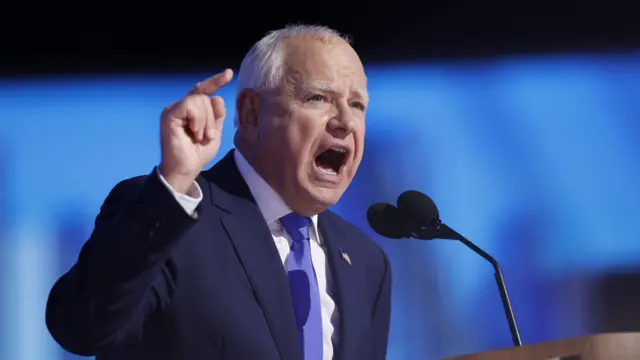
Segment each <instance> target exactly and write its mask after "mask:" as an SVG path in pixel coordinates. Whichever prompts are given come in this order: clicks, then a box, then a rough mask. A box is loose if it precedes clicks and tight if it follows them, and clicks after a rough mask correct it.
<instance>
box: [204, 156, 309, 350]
mask: <svg viewBox="0 0 640 360" xmlns="http://www.w3.org/2000/svg"><path fill="white" fill-rule="evenodd" d="M204 177H205V178H206V179H207V180H209V181H210V182H212V183H213V184H215V185H216V186H217V188H218V189H216V187H213V186H212V187H211V202H212V203H213V204H214V205H216V206H218V207H220V208H222V209H223V210H225V211H227V212H228V214H227V215H226V216H224V217H223V218H222V220H221V222H222V225H223V227H224V229H225V230H226V232H227V234H228V235H229V238H230V239H231V241H232V243H233V246H234V248H235V250H236V252H237V254H238V258H239V259H240V262H241V264H242V266H243V267H244V270H245V271H246V273H247V277H248V278H249V281H250V283H251V286H252V288H253V290H254V292H255V295H256V298H257V300H258V303H259V304H260V306H261V308H262V311H263V313H264V316H265V318H266V320H267V323H268V325H269V329H270V330H271V335H272V336H273V338H274V340H275V343H276V346H277V347H278V351H279V352H280V356H281V358H282V359H283V360H298V359H301V358H302V350H301V349H300V346H299V344H298V342H297V341H295V340H294V339H297V338H298V332H297V329H296V323H295V317H294V314H293V305H292V302H291V295H290V291H289V283H288V281H287V277H286V273H285V271H284V267H283V266H282V261H281V260H280V256H279V254H278V250H277V249H276V247H275V245H274V242H273V237H272V235H271V231H270V230H269V227H268V226H267V224H266V222H265V221H264V217H263V216H262V214H261V213H260V210H259V208H258V206H257V205H256V204H255V200H254V199H253V197H252V196H251V192H250V190H249V187H248V186H247V184H246V183H245V182H244V179H243V178H242V176H241V175H240V172H239V171H238V169H237V167H236V164H235V161H234V160H233V150H232V151H230V152H229V153H228V154H227V156H225V158H224V159H222V160H221V161H220V162H219V163H217V164H216V165H215V166H214V167H213V168H211V169H210V170H208V171H207V172H205V173H204ZM220 190H222V191H220Z"/></svg>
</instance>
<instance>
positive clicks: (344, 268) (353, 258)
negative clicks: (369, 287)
mask: <svg viewBox="0 0 640 360" xmlns="http://www.w3.org/2000/svg"><path fill="white" fill-rule="evenodd" d="M335 216H336V215H334V214H332V213H330V212H329V211H325V212H323V213H321V214H320V215H319V217H318V229H319V231H320V234H321V236H322V241H323V242H325V243H326V247H327V259H328V262H329V267H330V269H331V272H332V275H333V276H332V278H333V283H334V284H335V285H334V287H335V289H336V290H337V299H336V300H337V305H338V311H339V315H340V333H339V334H340V340H339V346H337V348H336V349H335V350H334V354H336V358H337V359H342V360H349V359H355V358H356V357H357V346H358V341H359V338H358V334H359V333H361V330H362V329H360V328H359V324H360V323H361V321H362V319H364V318H365V317H366V314H364V313H363V311H362V309H363V307H362V306H358V304H359V299H360V296H361V294H363V293H364V290H363V283H364V282H363V279H364V275H365V273H364V272H365V271H366V269H365V268H364V263H363V262H359V261H358V257H357V253H356V249H355V248H352V247H351V246H350V245H351V242H350V241H349V238H348V236H347V234H346V232H345V230H344V228H343V227H342V226H340V224H339V223H338V222H337V221H335ZM345 256H346V257H348V260H347V259H345ZM349 261H350V263H349Z"/></svg>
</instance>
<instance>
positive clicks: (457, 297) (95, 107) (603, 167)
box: [0, 53, 640, 360]
mask: <svg viewBox="0 0 640 360" xmlns="http://www.w3.org/2000/svg"><path fill="white" fill-rule="evenodd" d="M217 70H218V69H212V71H211V72H212V73H213V72H215V71H217ZM209 75H210V74H205V73H203V74H182V75H181V74H175V75H145V76H130V75H127V76H125V75H122V76H116V75H109V76H74V77H60V76H58V77H48V78H47V77H44V78H42V77H39V78H36V77H30V78H27V77H24V78H19V77H14V78H11V79H8V78H7V79H0V114H2V116H1V117H0V238H1V240H0V246H1V248H0V260H1V261H0V319H1V322H0V359H12V360H13V359H15V360H19V359H38V360H47V359H52V360H53V359H67V358H68V359H70V358H73V357H72V356H70V355H69V354H63V352H62V350H60V349H59V347H58V346H57V345H56V344H55V343H54V342H53V340H52V339H51V337H50V336H49V334H48V332H47V330H46V327H45V324H44V309H45V303H46V299H47V295H48V291H49V288H50V286H51V285H52V284H53V282H54V281H55V280H56V279H57V277H58V276H60V275H61V274H62V273H63V272H64V271H66V270H67V269H68V268H69V267H70V266H71V264H72V263H73V262H74V261H75V258H76V256H77V253H78V251H79V248H80V246H81V245H82V243H83V242H84V241H85V240H86V238H87V237H88V235H89V233H90V231H91V229H92V222H93V218H94V217H95V215H96V214H97V212H98V210H99V207H100V205H101V203H102V201H103V199H104V198H105V196H106V195H107V193H108V192H109V190H110V189H111V188H112V187H113V186H114V185H115V184H116V183H117V182H118V181H120V180H122V179H124V178H127V177H132V176H135V175H139V174H146V173H148V172H149V171H151V169H152V168H153V166H154V165H155V164H157V162H158V160H159V127H158V119H159V114H160V111H161V110H162V108H163V107H164V106H165V105H167V104H168V103H170V102H173V101H175V100H177V99H179V98H180V97H182V96H183V95H184V94H185V92H186V91H187V90H188V89H189V88H191V86H192V84H193V83H195V82H196V81H198V80H200V79H202V78H205V77H207V76H209ZM368 76H369V79H370V88H369V92H370V94H371V105H370V109H369V112H368V117H367V141H366V151H365V159H364V161H363V164H362V166H361V168H360V171H359V173H358V175H357V177H356V179H355V180H354V183H353V184H352V186H351V187H350V189H349V190H348V191H347V193H346V194H345V196H344V198H343V199H342V201H341V202H340V203H339V204H338V206H336V210H337V211H338V212H339V213H340V214H341V215H342V216H344V217H345V218H347V219H348V220H350V221H352V222H354V223H356V224H357V225H358V226H360V227H361V228H363V229H364V230H365V231H367V232H368V233H369V234H371V236H372V238H373V239H374V240H375V241H376V242H378V243H379V244H381V246H382V247H383V248H384V249H385V250H386V251H387V253H388V254H389V256H390V259H391V262H392V266H393V271H394V288H393V295H394V303H393V314H392V329H391V334H390V344H389V357H388V358H389V359H417V358H421V359H437V358H441V357H445V356H454V355H459V354H463V353H468V352H476V351H482V350H489V349H494V348H501V347H508V346H510V345H511V342H510V341H511V338H510V335H509V332H508V327H507V325H506V322H505V320H504V318H503V313H502V308H501V305H500V298H499V294H498V292H497V289H496V287H495V284H494V282H493V281H494V280H493V273H492V269H491V267H490V266H489V264H487V263H486V262H484V260H482V259H481V258H479V257H477V256H476V255H475V254H473V253H472V252H471V251H470V250H468V249H466V248H464V246H463V245H461V244H458V243H455V242H448V241H432V242H428V243H427V242H417V241H409V240H404V241H399V240H387V239H383V238H380V237H378V236H376V235H375V234H374V233H373V232H372V231H370V229H369V228H368V226H367V224H366V218H365V213H366V209H367V207H368V206H369V205H370V204H371V203H373V202H378V201H390V202H393V201H395V198H396V197H397V195H398V194H400V193H401V192H402V191H404V190H407V189H417V190H420V191H423V192H425V193H427V194H429V195H430V196H431V197H432V198H433V199H434V200H435V201H436V203H437V204H438V206H439V208H440V212H441V215H442V218H443V220H444V221H445V222H446V223H447V224H449V225H451V226H452V227H454V228H456V229H457V230H458V231H459V232H461V233H462V234H464V235H466V236H467V237H469V238H470V239H472V240H473V241H475V242H476V243H477V244H478V245H480V246H481V247H483V248H484V249H485V250H487V251H488V252H490V253H491V254H493V255H494V256H495V257H496V258H497V259H498V261H500V263H501V265H502V268H503V271H504V275H505V278H506V281H507V285H508V288H509V291H510V295H511V298H512V302H513V307H514V310H515V312H516V318H517V320H518V323H519V326H520V331H521V334H522V338H523V341H524V342H525V343H531V342H538V341H546V340H552V339H558V338H564V337H571V336H579V335H583V334H587V333H590V332H593V331H598V329H597V328H594V327H593V325H592V324H593V318H594V317H595V316H596V315H597V313H598V311H599V310H598V308H597V304H594V303H593V301H591V300H590V299H592V298H593V279H596V278H598V277H600V276H603V275H606V274H609V273H617V272H629V271H631V272H634V271H638V269H637V268H638V267H637V266H636V264H638V261H639V260H640V238H639V236H638V231H637V224H638V221H639V219H640V191H638V189H637V187H638V184H640V164H639V155H640V141H639V140H640V121H638V117H639V115H640V57H639V56H638V55H637V54H634V53H626V54H616V55H581V56H578V55H574V56H539V57H522V58H518V57H512V58H501V59H493V60H484V61H477V60H476V61H466V62H443V63H429V64H418V63H415V64H397V65H394V66H384V67H382V66H370V67H368ZM234 85H235V84H232V85H231V86H228V87H227V88H225V89H223V90H222V91H221V95H222V96H223V97H224V98H225V100H226V102H227V104H233V103H234V102H235V99H234ZM228 110H229V115H228V118H227V123H226V126H225V129H224V141H223V145H222V148H221V150H220V155H218V159H219V158H220V156H222V155H224V154H225V153H226V151H227V150H229V149H230V147H231V145H232V136H233V131H234V128H233V109H228ZM216 160H217V159H216ZM425 355H426V356H425Z"/></svg>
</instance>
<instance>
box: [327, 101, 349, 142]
mask: <svg viewBox="0 0 640 360" xmlns="http://www.w3.org/2000/svg"><path fill="white" fill-rule="evenodd" d="M351 111H352V110H351V108H349V107H347V109H344V110H343V109H340V110H339V111H338V112H337V114H336V115H335V116H334V117H332V118H331V120H329V123H328V124H327V129H328V130H329V133H330V134H331V135H332V136H333V137H336V138H339V139H344V138H346V137H347V136H349V135H351V134H352V133H353V132H354V131H355V130H356V123H355V121H356V119H355V117H354V116H353V114H352V113H351Z"/></svg>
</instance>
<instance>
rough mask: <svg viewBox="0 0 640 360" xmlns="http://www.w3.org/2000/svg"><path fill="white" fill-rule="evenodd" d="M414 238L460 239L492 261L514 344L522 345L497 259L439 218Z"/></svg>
mask: <svg viewBox="0 0 640 360" xmlns="http://www.w3.org/2000/svg"><path fill="white" fill-rule="evenodd" d="M411 237H412V238H415V239H419V240H433V239H449V240H458V241H460V242H461V243H463V244H464V245H465V246H466V247H468V248H469V249H471V250H473V252H475V253H476V254H478V255H480V256H482V257H483V258H484V259H485V260H487V261H488V262H489V263H491V266H493V270H494V272H495V279H496V284H497V285H498V290H499V291H500V298H501V299H502V307H503V308H504V313H505V315H506V317H507V322H508V323H509V331H510V332H511V339H512V341H513V345H514V346H515V347H519V346H522V341H521V340H520V333H519V332H518V327H517V325H516V320H515V317H514V316H513V310H512V309H511V301H510V300H509V295H508V294H507V287H506V286H505V283H504V278H503V277H502V271H500V266H499V265H498V262H497V261H496V259H494V258H493V256H491V255H489V254H488V253H487V252H485V251H484V250H482V249H481V248H480V247H478V246H477V245H476V244H474V243H472V242H471V241H469V240H468V239H467V238H465V237H464V236H462V235H460V234H459V233H458V232H457V231H455V230H453V229H452V228H450V227H449V226H447V225H446V224H444V223H442V221H440V220H438V221H437V223H436V224H435V227H431V226H429V227H424V226H423V227H420V229H419V230H418V231H416V232H414V233H412V234H411Z"/></svg>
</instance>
